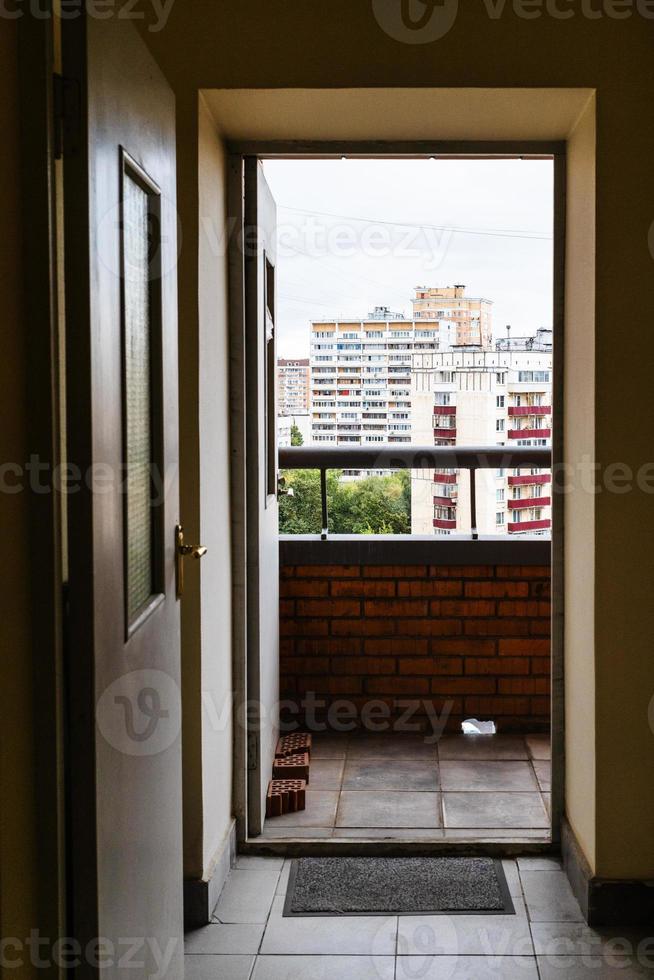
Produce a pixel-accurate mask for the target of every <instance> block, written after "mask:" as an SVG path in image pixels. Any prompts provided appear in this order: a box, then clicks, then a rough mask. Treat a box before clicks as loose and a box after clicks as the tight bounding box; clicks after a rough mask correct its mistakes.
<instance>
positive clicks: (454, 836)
mask: <svg viewBox="0 0 654 980" xmlns="http://www.w3.org/2000/svg"><path fill="white" fill-rule="evenodd" d="M446 819H447V818H446ZM443 835H444V836H445V839H446V840H447V839H449V840H469V841H472V842H476V841H498V840H500V841H501V840H511V841H528V842H532V841H538V842H539V843H540V842H543V843H549V840H550V832H549V824H548V826H547V827H467V828H466V827H445V828H444V829H443Z"/></svg>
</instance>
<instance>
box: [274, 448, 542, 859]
mask: <svg viewBox="0 0 654 980" xmlns="http://www.w3.org/2000/svg"><path fill="white" fill-rule="evenodd" d="M502 451H503V452H504V454H505V456H507V455H508V457H509V458H508V459H505V460H504V461H503V462H504V465H505V466H513V465H517V464H518V462H520V463H521V464H522V465H534V464H539V465H543V466H549V465H550V457H549V451H548V450H547V449H541V448H536V447H534V448H525V449H521V450H506V449H505V447H492V448H491V447H488V448H487V449H483V450H481V449H476V450H475V449H474V448H471V449H470V450H468V449H463V448H460V447H458V448H456V449H449V448H444V449H440V448H432V447H415V446H411V447H410V448H409V447H406V448H402V449H395V448H394V447H388V446H382V447H374V448H370V449H368V448H365V447H357V448H356V449H340V448H339V449H337V448H333V449H322V448H317V447H306V448H304V447H301V448H294V449H282V450H280V466H281V468H282V469H290V468H298V469H300V468H301V469H311V468H316V469H319V470H320V471H321V474H323V477H324V474H325V473H326V471H327V470H328V469H332V468H339V469H340V468H347V469H349V470H354V471H361V470H371V469H377V470H385V471H388V470H389V469H393V468H395V469H397V468H406V469H410V470H415V469H416V468H420V464H421V465H422V466H424V467H425V468H427V469H428V470H429V471H430V473H431V472H434V471H435V472H436V473H441V471H442V470H444V469H457V470H462V469H463V470H465V469H471V472H476V471H477V469H479V468H489V469H490V468H494V467H497V466H498V461H499V456H498V453H501V452H502ZM429 454H431V458H427V457H428V455H429ZM486 454H488V455H486ZM521 454H522V455H521ZM446 475H449V474H446ZM322 483H323V487H324V485H325V484H324V479H323V481H322ZM473 489H474V480H473ZM328 523H329V515H328V513H327V500H326V494H325V497H324V499H323V524H324V528H325V531H324V534H323V535H322V536H321V535H317V534H316V535H284V536H282V537H281V538H280V576H281V599H280V651H281V661H280V699H281V701H282V703H283V704H284V705H285V706H286V707H285V712H284V716H283V723H284V724H287V725H288V726H289V727H290V728H292V727H293V726H297V725H300V726H301V727H302V728H303V729H307V728H309V729H310V730H312V731H314V732H317V733H318V734H316V735H314V742H315V745H316V746H317V749H318V753H317V755H316V758H315V761H313V760H312V763H311V782H310V783H309V786H308V791H307V809H306V811H305V812H304V813H303V814H302V815H301V816H300V817H296V816H293V817H291V815H289V816H288V817H283V818H274V819H272V820H269V821H267V822H266V826H265V828H264V836H265V837H266V838H273V839H286V840H288V839H289V838H291V839H295V837H296V836H298V835H299V836H301V837H302V838H303V839H306V837H307V836H308V837H316V838H324V837H329V838H330V839H331V840H337V839H343V840H349V841H352V840H356V839H359V838H361V839H370V838H379V837H380V836H383V837H385V838H387V839H388V840H393V839H403V840H407V839H408V838H410V839H412V840H423V839H424V840H426V841H432V840H435V839H439V840H443V839H445V840H448V839H451V840H452V841H455V840H456V841H457V842H461V841H466V840H468V841H482V842H483V841H496V840H499V839H501V840H503V841H506V840H507V839H509V840H515V841H530V842H533V841H544V840H547V839H548V834H549V816H548V810H547V808H548V805H549V797H548V778H549V776H548V774H549V765H550V764H549V761H548V759H547V747H548V736H549V712H550V605H549V595H550V544H549V541H547V540H544V539H543V538H538V537H532V538H530V537H529V535H528V534H525V536H524V537H520V538H519V539H515V538H510V537H509V536H508V535H507V536H505V537H504V538H497V537H495V538H477V539H475V538H474V537H473V536H472V535H467V536H458V535H445V536H443V535H440V536H439V535H434V536H429V537H425V536H411V535H405V536H391V535H388V536H386V535H357V536H343V535H338V534H332V533H330V532H329V531H328V530H327V527H328ZM434 523H435V524H436V520H434ZM455 523H456V522H454V521H452V522H448V521H442V522H441V524H442V525H445V526H444V528H443V529H444V530H450V529H451V530H454V529H455V528H454V527H453V525H455ZM534 523H535V524H538V525H540V522H534ZM548 523H549V522H548ZM510 528H511V526H510ZM518 528H519V530H520V531H521V532H523V533H524V532H525V531H528V530H529V525H528V524H526V523H525V524H519V525H518ZM471 717H473V718H480V719H485V720H492V721H494V722H495V725H496V727H497V731H498V733H499V734H498V735H497V736H481V737H480V736H464V735H462V734H461V731H462V729H461V726H462V722H463V721H464V720H466V719H468V718H471ZM407 725H408V727H407ZM480 738H481V739H483V742H482V741H479V739H480ZM470 740H472V741H470ZM482 745H483V746H488V748H487V750H486V754H485V755H484V753H483V752H482V757H479V756H478V751H479V747H480V746H482ZM472 747H474V750H475V753H476V754H475V755H474V756H471V755H470V754H469V752H470V751H472ZM509 747H512V748H511V751H513V753H514V754H511V751H510V752H509V755H508V756H507V755H505V754H504V753H505V751H508V749H509ZM494 753H500V754H495V755H494ZM536 756H538V758H536ZM439 757H440V762H439ZM473 757H474V758H476V759H477V760H478V761H476V762H474V763H472V762H470V761H469V760H470V759H472V758H473ZM500 758H503V759H507V758H509V759H511V760H513V761H512V762H511V767H512V774H513V777H515V778H518V773H517V770H518V769H519V770H520V774H519V779H520V780H522V782H521V784H520V792H515V789H516V786H515V785H513V786H508V785H507V786H498V784H497V783H496V782H493V781H494V780H495V779H496V777H497V775H498V769H497V761H496V760H497V759H500ZM447 760H460V761H455V762H452V761H447ZM472 765H474V767H475V774H474V778H475V779H476V780H482V782H483V780H485V779H489V780H490V782H489V784H488V789H489V790H490V788H491V784H492V787H493V791H492V792H491V791H489V792H486V793H483V792H482V793H480V792H478V789H479V786H475V787H474V789H475V791H474V792H472V789H473V787H472V786H471V785H470V782H469V780H468V781H466V780H465V779H464V781H463V783H462V784H461V785H460V786H457V787H456V792H455V793H454V794H453V795H452V796H448V793H450V792H452V785H450V784H449V779H450V776H449V772H450V770H452V772H454V770H456V771H457V772H458V770H459V769H465V768H466V766H472ZM457 767H458V768H457ZM439 770H440V772H439ZM486 770H488V771H486ZM513 770H515V773H514V772H513ZM452 778H453V777H452ZM414 780H418V781H419V786H418V792H416V787H415V786H414V785H413V782H414ZM428 784H429V785H428ZM430 787H431V789H433V796H432V795H430V794H431V789H430ZM498 789H499V793H498V792H497V790H498ZM502 790H507V792H503V791H502ZM432 800H433V801H434V812H433V814H432V813H431V810H430V803H431V801H432ZM391 804H392V805H391ZM455 804H456V807H455ZM500 804H501V806H500ZM480 813H481V814H485V816H480ZM438 814H442V815H443V816H439V815H438ZM298 820H299V825H300V826H301V827H303V828H304V829H302V830H301V831H300V830H298V829H297V828H296V822H297V821H298Z"/></svg>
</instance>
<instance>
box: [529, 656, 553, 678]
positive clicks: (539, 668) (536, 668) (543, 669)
mask: <svg viewBox="0 0 654 980" xmlns="http://www.w3.org/2000/svg"><path fill="white" fill-rule="evenodd" d="M551 670H552V665H551V663H550V658H549V657H532V658H531V673H532V674H547V675H548V676H549V674H550V672H551Z"/></svg>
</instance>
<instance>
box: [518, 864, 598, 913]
mask: <svg viewBox="0 0 654 980" xmlns="http://www.w3.org/2000/svg"><path fill="white" fill-rule="evenodd" d="M520 880H521V881H522V889H523V892H524V896H525V902H526V903H527V912H528V914H529V918H530V919H531V920H532V921H533V922H581V921H583V917H582V914H581V909H580V908H579V905H578V904H577V900H576V899H575V897H574V895H573V894H572V889H571V888H570V883H569V882H568V879H567V878H566V876H565V874H564V873H563V871H521V872H520Z"/></svg>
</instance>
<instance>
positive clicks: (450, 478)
mask: <svg viewBox="0 0 654 980" xmlns="http://www.w3.org/2000/svg"><path fill="white" fill-rule="evenodd" d="M432 480H433V482H434V483H456V481H457V474H456V473H455V472H453V473H448V472H446V471H442V472H440V473H437V472H435V473H434V474H433V476H432Z"/></svg>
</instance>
